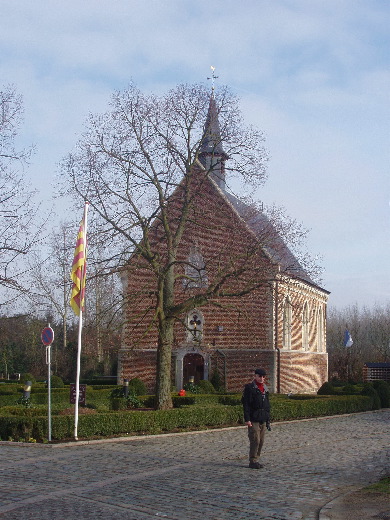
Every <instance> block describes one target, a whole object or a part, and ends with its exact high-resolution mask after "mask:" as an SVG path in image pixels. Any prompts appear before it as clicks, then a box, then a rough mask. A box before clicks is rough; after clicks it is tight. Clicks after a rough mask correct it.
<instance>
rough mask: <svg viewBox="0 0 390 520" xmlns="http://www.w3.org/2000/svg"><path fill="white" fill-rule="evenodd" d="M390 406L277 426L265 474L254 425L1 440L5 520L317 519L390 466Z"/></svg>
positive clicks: (0, 510)
mask: <svg viewBox="0 0 390 520" xmlns="http://www.w3.org/2000/svg"><path fill="white" fill-rule="evenodd" d="M389 426H390V410H389V409H387V410H381V411H377V412H369V413H362V414H355V415H349V416H341V417H330V418H323V419H315V420H308V421H296V422H288V423H279V424H274V425H273V430H272V432H270V433H268V434H267V437H266V443H265V447H264V454H263V457H262V462H263V463H264V465H265V467H264V469H262V470H253V469H249V468H248V467H247V448H248V440H247V436H246V429H245V427H242V428H234V429H227V430H222V431H221V430H219V431H208V432H201V433H186V434H179V435H165V436H156V437H144V438H132V439H129V440H126V441H122V440H121V441H119V440H111V441H109V442H107V441H105V442H101V443H91V444H77V445H75V444H73V445H71V446H69V445H68V446H64V445H21V444H16V443H14V444H11V443H1V444H0V518H1V519H4V520H20V519H21V518H22V519H23V520H32V519H34V520H46V519H50V520H60V519H61V520H68V519H74V518H77V519H79V520H90V519H91V520H99V519H105V520H117V519H118V520H119V519H120V520H123V519H126V520H150V519H152V518H160V517H161V518H167V519H172V520H183V519H187V518H188V519H191V520H198V519H201V520H230V519H234V520H249V519H252V518H256V519H259V520H268V519H269V520H271V519H272V520H300V519H302V520H315V519H317V518H318V514H319V511H320V509H321V508H322V507H323V506H324V505H325V504H326V503H327V502H329V501H330V500H332V499H334V498H335V497H337V496H339V495H341V494H344V493H348V492H351V491H354V490H356V489H359V488H361V487H363V486H365V485H367V484H368V483H370V482H373V481H376V480H378V479H379V478H380V477H381V476H383V475H384V474H385V473H386V472H389V471H390V448H389V445H390V442H389V440H390V438H389V437H390V436H389V430H390V429H389Z"/></svg>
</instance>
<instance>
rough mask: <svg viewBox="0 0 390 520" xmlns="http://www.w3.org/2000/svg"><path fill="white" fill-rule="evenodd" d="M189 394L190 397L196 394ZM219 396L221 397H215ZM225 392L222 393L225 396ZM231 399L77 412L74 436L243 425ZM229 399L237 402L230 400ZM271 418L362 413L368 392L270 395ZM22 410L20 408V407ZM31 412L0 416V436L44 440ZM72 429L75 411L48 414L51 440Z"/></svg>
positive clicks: (68, 435) (43, 423) (43, 425)
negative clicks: (312, 396)
mask: <svg viewBox="0 0 390 520" xmlns="http://www.w3.org/2000/svg"><path fill="white" fill-rule="evenodd" d="M198 397H200V396H196V397H195V396H194V397H192V399H198ZM219 397H222V396H219ZM226 397H228V396H225V398H226ZM229 397H230V398H231V404H230V405H227V404H224V405H221V404H208V405H207V406H205V405H204V404H199V403H198V404H194V405H192V406H189V405H188V404H187V405H184V404H182V403H181V406H180V407H179V408H174V409H172V410H157V411H155V410H140V411H137V410H134V411H133V410H131V411H120V412H105V413H96V414H93V415H80V416H79V422H78V436H79V438H96V437H112V436H115V435H127V434H133V435H134V434H156V433H161V432H168V431H178V430H179V431H180V430H183V429H207V428H213V427H221V426H235V425H239V424H243V413H242V405H241V404H236V402H237V399H240V398H241V396H238V395H237V396H229ZM234 398H235V399H236V402H234ZM271 403H272V421H287V420H291V419H300V418H310V417H318V416H325V415H337V414H343V413H354V412H362V411H367V410H370V409H372V404H373V401H372V398H371V397H370V396H357V395H353V396H324V397H317V398H315V399H301V400H297V399H288V398H286V397H282V396H271ZM21 411H22V409H21ZM39 411H40V413H41V415H40V416H35V411H34V409H31V408H30V409H27V410H24V412H23V414H24V415H23V416H22V415H21V414H20V415H19V416H15V415H11V413H9V415H8V416H0V438H1V439H2V440H9V439H11V440H15V441H21V440H22V441H23V440H31V439H35V440H37V441H39V442H43V441H44V440H45V439H46V438H47V428H48V423H47V416H43V415H44V414H43V413H42V410H39ZM73 432H74V416H73V415H70V416H61V415H53V416H52V439H53V441H60V440H70V439H72V437H73Z"/></svg>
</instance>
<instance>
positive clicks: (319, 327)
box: [317, 307, 324, 352]
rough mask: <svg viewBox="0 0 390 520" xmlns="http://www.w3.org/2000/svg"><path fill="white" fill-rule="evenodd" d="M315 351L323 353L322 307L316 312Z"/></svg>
mask: <svg viewBox="0 0 390 520" xmlns="http://www.w3.org/2000/svg"><path fill="white" fill-rule="evenodd" d="M317 351H318V352H323V351H324V315H323V312H322V307H320V308H319V309H318V312H317Z"/></svg>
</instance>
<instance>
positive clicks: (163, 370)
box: [156, 319, 174, 410]
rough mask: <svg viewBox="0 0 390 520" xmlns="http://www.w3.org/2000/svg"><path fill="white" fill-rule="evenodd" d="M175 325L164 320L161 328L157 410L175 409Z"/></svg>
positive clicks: (158, 357) (158, 353)
mask: <svg viewBox="0 0 390 520" xmlns="http://www.w3.org/2000/svg"><path fill="white" fill-rule="evenodd" d="M173 323H174V322H173V321H172V320H167V319H164V320H163V321H162V323H160V327H159V329H160V330H159V337H158V351H157V385H156V386H157V388H156V409H157V410H168V409H170V408H172V407H173V404H172V396H171V359H172V341H173Z"/></svg>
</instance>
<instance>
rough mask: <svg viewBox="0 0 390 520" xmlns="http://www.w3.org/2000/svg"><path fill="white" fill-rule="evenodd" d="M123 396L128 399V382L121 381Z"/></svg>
mask: <svg viewBox="0 0 390 520" xmlns="http://www.w3.org/2000/svg"><path fill="white" fill-rule="evenodd" d="M123 394H124V396H125V397H129V380H128V379H124V380H123Z"/></svg>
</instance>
